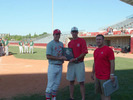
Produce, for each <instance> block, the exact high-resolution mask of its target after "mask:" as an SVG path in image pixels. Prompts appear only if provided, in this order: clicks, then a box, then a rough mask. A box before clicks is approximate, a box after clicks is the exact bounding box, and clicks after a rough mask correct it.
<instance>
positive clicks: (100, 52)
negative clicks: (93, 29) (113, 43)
mask: <svg viewBox="0 0 133 100" xmlns="http://www.w3.org/2000/svg"><path fill="white" fill-rule="evenodd" d="M114 59H115V58H114V52H113V50H112V49H111V48H109V47H108V46H103V47H102V48H97V49H96V50H95V51H94V62H95V66H94V67H95V74H96V78H98V79H102V80H106V79H109V78H110V71H111V64H110V60H114Z"/></svg>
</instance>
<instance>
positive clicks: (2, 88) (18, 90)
mask: <svg viewBox="0 0 133 100" xmlns="http://www.w3.org/2000/svg"><path fill="white" fill-rule="evenodd" d="M67 63H68V62H65V63H64V64H63V75H62V80H61V85H60V87H59V88H63V87H66V86H68V85H69V82H68V81H67V80H66V72H67ZM47 68H48V61H47V60H26V59H17V58H15V57H14V56H13V55H11V56H3V57H0V98H11V97H14V96H17V95H27V94H29V95H31V94H37V93H40V94H44V93H45V88H46V84H47ZM89 74H90V69H87V68H86V82H91V80H90V78H89V76H90V75H89Z"/></svg>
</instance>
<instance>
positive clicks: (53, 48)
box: [46, 40, 63, 64]
mask: <svg viewBox="0 0 133 100" xmlns="http://www.w3.org/2000/svg"><path fill="white" fill-rule="evenodd" d="M62 48H63V43H62V42H56V41H54V40H52V41H51V42H49V43H48V45H47V49H46V54H47V55H52V56H55V57H61V56H62ZM48 61H49V63H50V64H62V63H63V60H51V59H48Z"/></svg>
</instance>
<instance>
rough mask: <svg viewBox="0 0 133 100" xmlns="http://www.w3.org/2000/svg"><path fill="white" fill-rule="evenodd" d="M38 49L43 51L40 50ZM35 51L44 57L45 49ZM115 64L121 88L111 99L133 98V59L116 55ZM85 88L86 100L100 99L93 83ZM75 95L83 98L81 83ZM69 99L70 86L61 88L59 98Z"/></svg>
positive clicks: (34, 99) (41, 99) (38, 98)
mask: <svg viewBox="0 0 133 100" xmlns="http://www.w3.org/2000/svg"><path fill="white" fill-rule="evenodd" d="M11 48H12V47H10V50H13V55H14V56H16V57H17V56H19V54H18V51H15V50H14V48H12V49H11ZM36 50H37V51H36ZM38 50H39V51H41V52H38ZM16 52H17V54H16ZM35 52H37V53H42V55H41V54H36V53H35V54H36V55H37V56H39V55H41V57H44V55H45V50H44V49H40V48H35ZM43 53H44V54H43ZM24 55H26V54H24ZM27 55H30V54H27ZM31 55H32V54H31ZM33 55H34V54H33ZM88 56H89V55H88ZM21 57H22V56H21ZM28 59H29V58H28ZM43 59H45V58H43ZM43 59H42V60H43ZM85 65H86V66H89V67H90V68H92V65H93V60H90V61H85ZM115 66H116V67H115V75H117V76H118V81H119V87H120V88H119V90H118V91H117V92H115V93H113V94H112V99H111V100H133V59H129V58H120V57H116V59H115ZM86 77H90V76H86ZM85 89H86V94H85V96H86V100H100V95H97V94H95V93H94V84H93V83H88V84H85ZM74 97H75V100H81V95H80V88H79V85H76V86H75V91H74ZM68 99H69V88H68V87H65V88H63V89H61V90H59V92H58V94H57V100H68ZM1 100H4V99H1ZM12 100H45V96H42V95H39V94H35V95H31V96H18V97H14V98H12Z"/></svg>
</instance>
